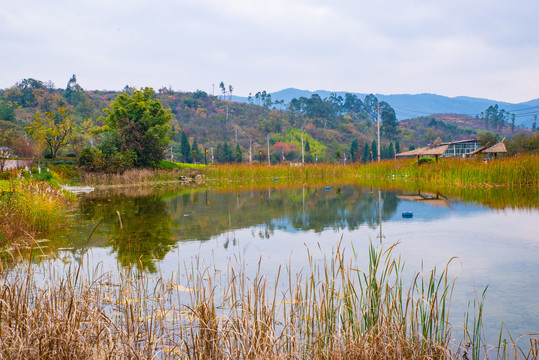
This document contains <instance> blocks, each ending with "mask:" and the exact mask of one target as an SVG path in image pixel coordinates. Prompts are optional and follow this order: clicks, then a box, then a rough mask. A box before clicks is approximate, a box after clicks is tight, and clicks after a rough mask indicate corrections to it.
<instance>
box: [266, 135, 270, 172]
mask: <svg viewBox="0 0 539 360" xmlns="http://www.w3.org/2000/svg"><path fill="white" fill-rule="evenodd" d="M269 138H270V136H269V135H268V136H267V137H266V139H267V141H268V165H270V166H271V161H270V150H269Z"/></svg>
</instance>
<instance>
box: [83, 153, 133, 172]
mask: <svg viewBox="0 0 539 360" xmlns="http://www.w3.org/2000/svg"><path fill="white" fill-rule="evenodd" d="M135 161H136V154H135V153H134V152H133V151H131V150H124V151H122V152H121V153H112V154H105V153H103V152H102V151H101V150H98V149H94V148H86V149H84V150H82V152H81V156H80V157H79V165H80V166H81V167H82V168H83V169H84V170H85V171H88V172H101V173H123V172H124V171H125V170H127V169H131V168H132V167H133V166H134V164H135Z"/></svg>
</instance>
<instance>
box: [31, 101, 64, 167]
mask: <svg viewBox="0 0 539 360" xmlns="http://www.w3.org/2000/svg"><path fill="white" fill-rule="evenodd" d="M74 129H75V123H74V122H73V114H72V111H71V109H69V108H67V107H60V108H58V110H57V111H56V112H53V111H49V112H46V113H45V114H35V115H34V121H33V122H32V124H31V125H30V126H29V127H27V128H26V131H27V132H28V134H29V135H30V136H31V137H32V139H33V140H34V141H36V142H38V143H39V142H44V143H45V144H46V147H47V148H48V149H49V151H50V153H51V156H52V159H53V160H54V159H56V156H57V155H58V152H59V151H60V150H62V149H63V148H65V147H66V146H67V145H68V144H69V141H70V140H71V138H72V137H73V130H74Z"/></svg>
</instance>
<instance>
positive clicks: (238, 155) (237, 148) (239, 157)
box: [236, 144, 243, 163]
mask: <svg viewBox="0 0 539 360" xmlns="http://www.w3.org/2000/svg"><path fill="white" fill-rule="evenodd" d="M242 158H243V154H242V152H241V148H240V144H236V162H237V163H240V162H241V160H242Z"/></svg>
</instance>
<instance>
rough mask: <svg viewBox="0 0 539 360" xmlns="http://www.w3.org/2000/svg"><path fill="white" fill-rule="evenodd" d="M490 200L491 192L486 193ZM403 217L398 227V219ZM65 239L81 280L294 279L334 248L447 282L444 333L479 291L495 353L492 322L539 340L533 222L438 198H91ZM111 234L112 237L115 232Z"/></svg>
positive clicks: (296, 193)
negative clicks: (200, 265) (392, 258)
mask: <svg viewBox="0 0 539 360" xmlns="http://www.w3.org/2000/svg"><path fill="white" fill-rule="evenodd" d="M497 191H499V190H497ZM404 211H411V212H413V217H412V218H403V217H402V212H404ZM75 218H76V221H74V225H73V227H71V228H70V229H66V231H65V232H64V233H63V234H61V235H59V236H58V237H59V239H58V240H57V242H59V243H61V244H62V246H68V247H73V250H70V251H71V253H73V254H74V258H77V256H79V257H80V255H81V253H82V252H83V247H84V244H85V243H86V241H87V238H88V236H89V234H90V232H91V231H92V229H93V228H94V226H95V225H96V224H97V223H98V222H99V221H100V220H102V219H104V220H103V222H102V223H101V224H100V225H99V227H97V229H96V231H95V233H94V235H93V236H92V237H91V239H90V241H89V254H90V256H88V259H90V264H88V265H89V266H90V268H91V267H92V266H95V265H96V264H98V263H99V264H104V267H105V268H108V269H111V270H112V271H114V269H116V268H117V267H118V266H119V267H125V268H138V269H139V270H143V271H145V272H148V273H150V274H152V273H155V274H159V275H164V276H170V275H171V274H176V273H178V272H181V268H182V267H183V264H184V263H185V262H189V261H194V260H195V259H203V260H204V261H205V262H206V263H212V264H214V265H215V266H216V267H217V268H222V269H224V268H226V266H227V264H228V262H229V260H230V259H231V258H232V259H234V260H235V261H240V262H242V263H244V264H245V267H246V269H247V271H252V272H254V271H255V269H256V268H257V267H258V266H260V267H261V271H263V272H264V273H266V274H268V275H275V274H276V271H277V269H278V267H279V265H287V266H288V267H290V268H291V270H292V271H293V272H294V271H298V272H299V271H300V270H301V269H302V268H303V267H305V266H306V265H307V263H308V253H307V250H309V253H310V254H311V255H312V256H313V257H314V259H315V260H316V261H322V260H323V259H324V257H325V256H328V255H330V254H331V251H332V250H334V249H335V248H336V247H337V246H338V245H339V243H340V244H341V247H345V248H346V249H347V251H349V252H350V253H351V252H352V250H353V251H355V252H357V253H358V256H359V258H360V259H362V260H364V261H363V263H366V259H367V251H368V247H369V244H370V243H371V242H372V243H374V244H375V245H376V246H377V247H381V246H384V247H386V248H387V247H389V246H390V245H392V244H394V243H395V242H399V244H398V246H397V248H396V250H395V252H396V254H400V255H401V256H402V258H403V259H405V261H406V269H407V270H406V271H407V274H408V279H410V280H411V278H412V277H413V276H414V274H415V272H416V271H420V270H421V268H424V269H426V270H427V269H431V268H433V267H437V268H438V269H443V268H444V267H445V266H446V264H447V262H448V261H449V260H450V259H452V258H453V257H456V259H454V260H452V262H451V264H450V267H449V274H450V277H452V278H455V277H456V278H457V282H456V287H455V290H454V295H453V302H452V305H451V306H452V308H451V312H452V319H451V321H452V323H453V324H455V325H457V326H461V325H462V324H463V318H464V313H465V311H466V309H467V308H468V303H469V301H473V299H474V298H475V296H476V292H477V293H479V295H480V293H481V292H482V291H483V290H484V289H485V287H486V286H487V285H488V290H487V300H486V303H485V313H484V325H485V333H486V335H487V339H488V342H489V343H496V341H497V336H498V331H499V327H500V325H501V323H502V321H503V322H504V323H505V324H506V325H507V327H508V328H509V330H510V331H511V333H512V334H513V335H519V334H525V333H530V332H537V331H538V330H539V300H538V299H539V277H538V276H537V274H539V261H538V259H539V236H538V234H539V210H538V209H537V207H531V208H509V207H506V208H504V207H503V206H501V207H500V208H498V209H493V208H489V207H487V206H483V205H480V204H477V203H471V202H462V201H459V200H458V199H454V198H445V197H444V196H443V195H441V194H423V193H421V192H401V191H379V190H377V189H372V188H364V187H360V186H345V185H342V186H340V185H336V186H331V187H330V188H329V189H326V188H325V186H321V187H318V188H317V187H307V186H304V187H297V188H294V189H280V188H268V189H264V190H245V191H237V192H220V191H211V190H207V191H188V192H183V193H182V192H175V191H166V190H162V189H161V190H155V191H154V190H152V189H144V190H143V191H135V190H129V191H127V192H123V193H115V194H111V193H93V194H90V195H88V196H86V197H84V198H83V199H81V205H80V209H79V211H78V213H77V215H76V216H75ZM120 224H121V225H120Z"/></svg>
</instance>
